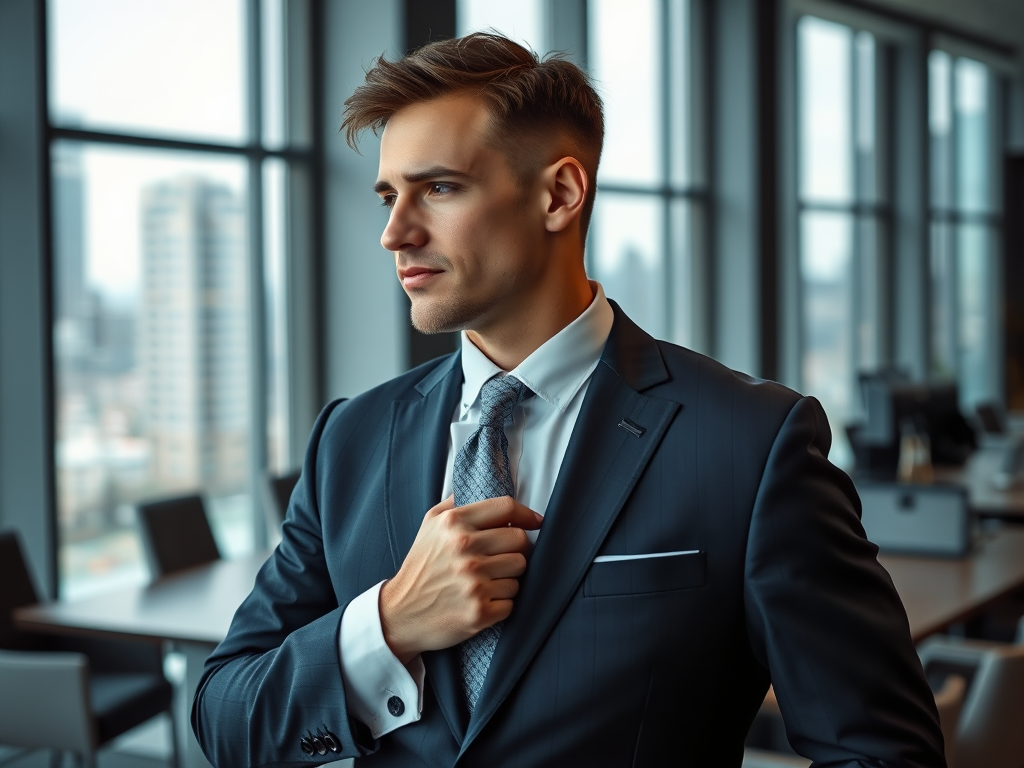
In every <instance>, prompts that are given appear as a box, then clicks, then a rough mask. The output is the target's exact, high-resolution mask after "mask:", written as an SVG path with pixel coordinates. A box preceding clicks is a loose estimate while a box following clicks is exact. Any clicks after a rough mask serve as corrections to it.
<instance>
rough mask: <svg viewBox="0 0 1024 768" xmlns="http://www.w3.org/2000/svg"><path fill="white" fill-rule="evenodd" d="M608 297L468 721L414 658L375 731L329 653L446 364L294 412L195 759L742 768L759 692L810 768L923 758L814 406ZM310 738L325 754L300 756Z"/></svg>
mask: <svg viewBox="0 0 1024 768" xmlns="http://www.w3.org/2000/svg"><path fill="white" fill-rule="evenodd" d="M615 310H616V311H615V323H614V326H613V328H612V332H611V336H610V337H609V340H608V343H607V345H606V348H605V351H604V353H603V356H602V359H601V362H600V364H599V365H598V367H597V369H596V371H595V373H594V375H593V379H592V380H591V382H590V385H589V388H588V390H587V393H586V397H585V400H584V403H583V406H582V410H581V412H580V414H579V418H578V421H577V423H576V427H575V430H574V432H573V435H572V438H571V440H570V443H569V447H568V449H567V451H566V455H565V459H564V461H563V464H562V467H561V469H560V472H559V475H558V480H557V484H556V486H555V489H554V492H553V494H552V497H551V502H550V504H549V506H548V509H547V513H546V517H545V520H544V523H543V525H542V527H541V530H540V535H539V538H538V541H537V545H536V548H535V549H534V551H533V553H532V555H531V556H530V560H529V565H528V567H527V571H526V573H525V575H524V576H523V578H522V581H521V590H520V592H519V595H518V597H517V598H516V600H515V608H514V609H513V612H512V615H511V616H510V618H509V619H508V620H507V621H506V622H505V625H504V629H503V631H502V635H501V641H500V643H499V644H498V648H497V650H496V652H495V655H494V658H493V661H492V664H491V667H490V672H489V675H488V678H487V681H486V684H485V687H484V690H483V692H482V694H481V697H480V700H479V703H478V705H477V707H476V710H475V711H474V713H473V715H472V717H470V716H469V714H468V712H467V708H466V706H465V703H464V699H463V695H462V692H461V687H460V684H459V680H458V662H457V658H456V652H455V650H454V649H448V650H445V651H440V652H431V653H425V654H424V655H423V656H424V662H425V665H426V670H427V673H426V690H425V692H424V706H423V716H422V719H421V720H420V721H419V722H417V723H413V724H411V725H407V726H405V727H402V728H399V729H397V730H395V731H393V732H392V733H389V734H386V735H385V736H383V737H382V738H380V739H379V740H376V741H375V740H373V739H372V738H370V735H369V732H368V730H367V729H366V728H365V726H362V725H361V724H359V723H358V722H357V721H355V720H354V719H353V718H350V716H349V714H348V711H347V709H346V703H345V689H344V685H343V682H342V677H341V670H340V666H339V660H338V654H339V650H338V632H339V625H340V620H341V616H342V613H343V612H344V610H345V607H346V606H347V605H348V603H349V601H350V600H352V599H353V598H354V597H356V596H357V595H359V594H360V593H361V592H363V591H364V590H366V589H368V588H369V587H371V586H373V585H374V584H376V583H377V582H379V581H380V580H382V579H385V578H388V577H390V576H392V575H394V574H395V573H396V571H397V570H398V568H399V567H400V566H401V564H402V561H403V559H404V558H405V555H406V553H407V552H408V550H409V548H410V546H411V545H412V542H413V539H414V537H415V535H416V532H417V531H418V530H419V527H420V522H421V520H422V518H423V515H424V513H425V512H426V511H427V510H428V509H429V508H430V507H431V506H433V505H434V504H436V503H437V502H438V500H439V499H440V496H441V486H442V481H443V475H444V470H445V462H446V458H447V451H448V434H449V424H450V422H451V418H452V414H453V413H454V411H455V406H456V403H457V401H458V398H459V397H460V394H461V388H462V369H461V365H460V358H459V355H458V354H454V355H451V356H449V357H444V358H440V359H438V360H435V361H433V362H430V363H427V364H426V365H423V366H420V367H419V368H417V369H415V370H413V371H410V372H409V373H407V374H405V375H403V376H400V377H398V378H396V379H394V380H392V381H390V382H388V383H386V384H384V385H382V386H380V387H377V388H375V389H373V390H370V391H369V392H366V393H365V394H363V395H360V396H359V397H356V398H354V399H352V400H348V401H344V402H341V401H339V402H335V403H332V404H331V405H329V406H328V407H327V408H326V409H325V410H324V412H323V413H322V414H321V416H320V418H319V419H318V420H317V423H316V426H315V428H314V430H313V434H312V437H311V439H310V445H309V450H308V453H307V457H306V460H305V464H304V467H303V471H302V479H301V480H300V481H299V484H298V486H297V488H296V490H295V493H294V495H293V496H292V500H291V504H290V506H289V509H288V514H287V519H286V521H285V523H284V526H283V529H282V536H283V539H282V542H281V544H280V546H279V547H278V548H277V550H276V551H275V552H274V554H273V556H272V557H271V558H270V560H269V561H268V562H267V564H266V565H265V566H264V568H263V570H262V571H261V572H260V574H259V577H258V578H257V580H256V586H255V588H254V590H253V592H252V594H251V595H250V597H249V598H248V599H247V600H246V601H245V603H243V605H242V606H241V607H240V608H239V610H238V612H237V614H236V615H235V618H234V621H233V622H232V625H231V629H230V632H229V634H228V637H227V638H226V639H225V641H224V642H223V643H222V644H221V645H220V646H219V647H218V649H217V650H216V651H215V652H214V654H213V655H212V656H211V657H210V659H209V661H208V662H207V665H206V668H205V671H204V674H203V678H202V681H201V683H200V686H199V691H198V694H197V697H196V701H195V704H194V707H193V713H192V718H193V728H194V730H195V732H196V735H197V736H198V738H199V742H200V744H201V745H202V747H203V749H204V750H205V752H206V754H207V755H208V756H209V757H210V759H211V761H212V762H213V763H214V765H215V766H218V767H220V768H224V767H225V766H264V765H313V764H318V763H322V762H326V761H329V760H336V759H339V758H341V757H349V756H354V757H362V758H363V759H361V760H358V761H357V763H358V764H359V765H363V764H365V765H366V766H403V768H405V767H410V766H431V767H437V768H440V767H441V766H453V765H456V764H458V765H466V766H476V765H479V766H487V767H488V768H496V767H497V766H559V767H560V768H562V767H564V766H588V768H598V767H599V766H616V767H619V766H658V767H659V768H660V767H661V766H666V765H677V766H695V767H696V766H699V767H701V768H707V767H708V766H739V765H740V762H741V759H742V751H743V740H744V737H745V735H746V733H747V730H748V728H749V726H750V723H751V721H752V719H753V717H754V714H755V713H756V712H757V709H758V706H759V704H760V703H761V700H762V699H763V697H764V695H765V691H766V689H767V687H768V684H769V682H770V681H773V682H774V684H775V689H776V694H777V697H778V700H779V705H780V707H781V709H782V713H783V716H784V719H785V722H786V727H787V731H788V734H789V738H790V741H791V743H792V745H793V746H794V748H795V749H796V750H797V751H798V752H801V753H802V754H804V755H806V756H808V757H810V758H813V759H814V760H815V761H816V762H817V763H820V764H823V765H826V764H827V765H829V766H848V765H849V766H853V765H872V766H881V765H885V766H942V765H944V761H943V758H942V736H941V733H940V731H939V727H938V723H937V716H936V713H935V706H934V700H933V698H932V694H931V693H930V691H929V688H928V685H927V683H926V682H925V679H924V676H923V673H922V671H921V665H920V662H919V661H918V658H917V655H916V654H915V651H914V647H913V645H912V643H911V640H910V633H909V628H908V624H907V619H906V615H905V613H904V610H903V607H902V604H901V602H900V599H899V597H898V596H897V594H896V591H895V589H894V588H893V586H892V582H891V580H890V579H889V576H888V574H887V573H886V572H885V571H884V570H883V569H882V568H881V566H879V565H878V563H877V561H876V559H875V555H876V547H875V546H874V545H873V544H871V543H869V542H868V541H867V540H866V539H865V538H864V532H863V529H862V527H861V525H860V519H859V517H860V515H859V513H860V503H859V500H858V498H857V495H856V492H855V491H854V488H853V485H852V483H851V482H850V480H849V478H848V477H847V476H846V475H845V474H843V473H842V472H840V471H839V470H837V469H836V468H835V467H833V466H832V465H831V464H830V463H829V462H828V461H827V460H826V456H827V453H828V449H829V444H830V440H831V437H830V433H829V429H828V425H827V423H826V420H825V415H824V413H823V411H822V409H821V407H820V406H819V405H818V403H817V402H816V401H815V400H813V399H811V398H802V397H801V396H800V395H798V394H796V393H794V392H792V391H790V390H788V389H786V388H784V387H782V386H780V385H778V384H774V383H771V382H765V381H758V380H755V379H752V378H749V377H747V376H744V375H741V374H737V373H735V372H733V371H730V370H728V369H727V368H725V367H723V366H721V365H720V364H718V363H716V362H714V361H712V360H710V359H708V358H706V357H703V356H701V355H698V354H696V353H694V352H691V351H689V350H686V349H683V348H680V347H677V346H674V345H672V344H668V343H664V342H659V341H655V340H654V339H652V338H651V337H650V336H648V335H647V334H646V333H644V332H643V331H641V330H640V329H639V328H638V327H637V326H636V325H634V324H633V323H632V322H631V321H630V320H629V318H627V317H626V316H625V315H624V314H623V313H622V312H621V310H619V309H618V308H617V307H616V308H615ZM623 419H628V420H629V421H631V422H633V423H634V424H636V425H639V427H640V428H641V429H642V434H640V435H639V436H637V435H636V434H635V433H634V432H635V431H638V430H633V431H630V430H627V429H624V428H622V427H620V426H619V423H620V422H621V421H623ZM686 550H697V554H692V555H682V556H677V557H669V558H650V559H639V560H626V561H619V562H599V563H595V562H594V560H595V558H596V557H598V556H600V555H629V554H650V553H656V552H674V551H686ZM318 728H319V729H320V730H321V731H322V732H327V731H330V732H331V733H332V734H334V735H335V736H336V738H337V741H338V742H339V743H340V751H339V752H338V753H331V752H328V753H327V754H326V755H325V756H323V757H321V756H319V755H317V754H314V755H312V756H307V755H306V754H305V753H304V752H303V751H302V749H301V748H300V742H301V740H302V738H303V737H308V736H309V735H310V734H311V733H312V734H315V733H316V731H317V729H318Z"/></svg>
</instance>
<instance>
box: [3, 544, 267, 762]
mask: <svg viewBox="0 0 1024 768" xmlns="http://www.w3.org/2000/svg"><path fill="white" fill-rule="evenodd" d="M267 554H268V553H266V552H262V553H260V554H258V555H252V556H250V557H247V558H242V559H239V560H218V561H217V562H215V563H211V564H210V565H205V566H201V567H199V568H194V569H191V570H189V571H184V572H182V573H180V574H177V575H175V576H170V577H167V578H165V579H163V580H161V581H159V582H157V583H156V584H152V585H150V586H146V587H133V588H129V589H122V590H118V591H116V592H111V593H108V594H105V595H98V596H96V597H91V598H87V599H85V600H76V601H74V602H68V603H61V602H57V603H50V604H48V605H39V606H33V607H30V608H21V609H19V610H17V611H15V613H14V620H15V622H16V623H17V625H18V627H19V628H21V629H24V630H32V631H34V632H52V633H66V634H75V635H102V636H106V637H122V638H131V639H133V640H140V639H141V640H148V641H151V642H157V643H163V642H168V641H169V642H171V643H172V644H173V645H174V647H175V649H176V650H178V651H180V652H181V653H182V654H184V656H185V663H186V677H185V697H184V698H185V701H184V702H183V703H182V706H180V707H179V708H178V709H179V720H181V719H182V715H183V723H182V726H183V727H182V732H183V733H184V734H186V738H187V742H188V743H187V745H186V749H185V752H184V754H185V765H186V766H188V768H209V765H210V764H209V762H207V760H206V757H205V755H203V753H202V750H200V749H199V743H198V742H197V741H196V738H195V736H194V735H192V728H191V726H190V725H189V722H188V714H187V713H188V711H189V710H190V708H191V706H192V700H193V698H195V692H196V689H197V688H198V685H199V676H200V675H201V674H202V671H203V663H204V662H205V661H206V657H207V656H209V655H210V652H211V651H212V650H213V648H214V646H215V645H217V643H219V642H220V641H221V640H223V639H224V636H225V635H226V634H227V631H228V627H229V626H230V624H231V617H232V616H234V613H235V609H236V608H238V606H239V605H240V604H241V603H242V601H243V600H244V599H245V597H246V596H247V595H248V594H249V592H251V591H252V585H253V583H254V581H255V579H256V573H257V572H258V571H259V569H260V567H261V566H262V565H263V563H264V561H265V560H266V558H267Z"/></svg>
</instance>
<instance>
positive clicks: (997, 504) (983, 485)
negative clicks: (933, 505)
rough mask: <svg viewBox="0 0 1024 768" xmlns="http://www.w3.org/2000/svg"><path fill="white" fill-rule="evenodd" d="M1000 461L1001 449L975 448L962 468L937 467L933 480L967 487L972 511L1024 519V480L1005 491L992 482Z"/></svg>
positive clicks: (979, 513)
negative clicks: (978, 449) (977, 449)
mask: <svg viewBox="0 0 1024 768" xmlns="http://www.w3.org/2000/svg"><path fill="white" fill-rule="evenodd" d="M1002 461H1003V450H1002V449H1000V448H983V449H981V450H980V451H975V452H974V453H973V454H972V455H971V457H970V458H969V459H968V460H967V462H966V463H965V464H964V466H962V467H936V468H935V480H936V481H938V482H940V483H953V484H956V485H962V486H963V487H964V488H966V489H967V499H968V503H969V505H970V507H971V511H972V512H975V513H977V514H978V515H980V516H982V517H998V518H1002V519H1005V520H1013V521H1016V522H1024V483H1021V482H1020V481H1019V480H1018V482H1017V483H1015V484H1014V485H1013V487H1011V488H1010V489H1008V490H1005V491H1001V490H999V489H998V488H996V487H995V486H994V485H993V484H992V478H993V476H994V475H995V473H996V470H998V469H999V467H1000V465H1001V463H1002Z"/></svg>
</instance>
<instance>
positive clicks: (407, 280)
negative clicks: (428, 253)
mask: <svg viewBox="0 0 1024 768" xmlns="http://www.w3.org/2000/svg"><path fill="white" fill-rule="evenodd" d="M443 271H444V270H440V269H429V268H428V267H407V268H405V269H399V270H398V279H399V280H401V281H402V285H403V286H404V287H405V288H421V287H423V286H424V285H426V284H427V283H428V282H430V281H431V280H433V278H434V275H439V274H441V272H443Z"/></svg>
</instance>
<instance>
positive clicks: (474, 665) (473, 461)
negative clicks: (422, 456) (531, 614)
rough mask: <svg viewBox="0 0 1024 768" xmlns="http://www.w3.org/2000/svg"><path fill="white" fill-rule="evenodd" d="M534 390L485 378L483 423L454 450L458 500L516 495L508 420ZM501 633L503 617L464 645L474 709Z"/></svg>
mask: <svg viewBox="0 0 1024 768" xmlns="http://www.w3.org/2000/svg"><path fill="white" fill-rule="evenodd" d="M532 394H533V392H531V391H530V388H529V387H527V386H526V385H525V384H523V383H522V382H521V381H519V380H518V379H515V378H513V377H511V376H501V377H494V378H492V379H488V380H487V381H486V382H484V385H483V387H482V388H481V389H480V426H479V428H478V429H477V430H476V432H474V433H473V434H472V435H470V437H469V440H467V441H466V444H465V445H463V446H462V448H460V449H459V452H458V453H457V454H455V465H454V467H453V468H452V490H453V491H454V492H455V506H457V507H461V506H463V505H464V504H471V503H473V502H474V501H482V500H483V499H493V498H496V497H499V496H511V497H512V498H515V495H516V488H515V484H514V483H513V482H512V470H511V469H510V467H509V463H508V437H507V436H506V435H505V422H506V421H508V420H509V419H510V418H511V417H512V411H513V410H514V409H515V407H516V406H517V405H519V403H521V402H522V401H523V400H524V399H526V398H527V397H529V396H530V395H532ZM500 636H501V622H498V623H497V624H495V625H494V626H493V627H488V628H487V629H485V630H483V631H482V632H480V633H479V634H477V635H474V636H473V637H471V638H469V639H468V640H466V641H465V642H463V643H462V644H460V645H459V660H460V662H461V665H462V687H463V690H464V691H465V693H466V702H467V703H468V704H469V711H470V712H472V711H473V710H474V709H475V708H476V702H477V700H478V699H479V698H480V691H481V690H482V689H483V687H484V680H485V679H486V678H487V670H488V668H489V667H490V665H491V657H492V656H493V655H494V649H495V648H496V647H497V645H498V638H499V637H500Z"/></svg>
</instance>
